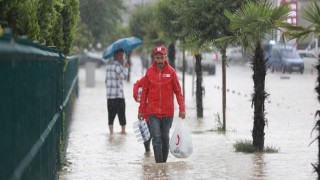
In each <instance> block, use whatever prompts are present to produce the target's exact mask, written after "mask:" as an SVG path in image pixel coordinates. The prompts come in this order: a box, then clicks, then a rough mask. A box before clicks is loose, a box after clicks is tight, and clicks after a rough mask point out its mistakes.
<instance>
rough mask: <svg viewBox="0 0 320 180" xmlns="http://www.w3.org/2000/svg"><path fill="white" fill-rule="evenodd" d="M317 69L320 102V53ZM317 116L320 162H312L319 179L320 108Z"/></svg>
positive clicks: (319, 98) (319, 145)
mask: <svg viewBox="0 0 320 180" xmlns="http://www.w3.org/2000/svg"><path fill="white" fill-rule="evenodd" d="M316 69H317V71H318V77H317V86H316V88H315V90H316V92H317V93H318V101H319V102H320V54H319V55H318V64H317V66H316ZM316 116H317V117H318V121H317V123H316V126H315V127H314V129H317V130H318V137H317V139H318V163H317V164H312V166H313V168H314V171H315V172H317V174H318V179H320V110H318V111H317V112H316Z"/></svg>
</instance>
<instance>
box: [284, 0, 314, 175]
mask: <svg viewBox="0 0 320 180" xmlns="http://www.w3.org/2000/svg"><path fill="white" fill-rule="evenodd" d="M302 12H303V18H304V19H306V20H307V21H309V22H310V23H311V25H310V26H308V27H306V28H305V27H301V26H292V25H291V24H288V23H280V25H281V27H283V28H285V29H287V30H288V31H287V32H285V33H284V34H283V36H282V37H283V38H284V39H285V38H288V39H297V40H300V39H305V38H306V37H307V36H308V35H310V34H313V35H315V37H316V38H318V36H319V35H320V6H319V5H318V4H317V1H315V0H314V1H313V2H312V3H311V4H310V5H309V6H307V7H305V8H304V9H303V11H302ZM318 57H320V55H318ZM316 69H317V71H318V77H317V86H316V88H315V90H316V92H317V93H318V101H319V102H320V58H319V59H318V64H317V66H316ZM316 116H317V117H318V120H317V123H316V125H315V127H314V129H317V130H318V137H317V138H316V139H315V140H318V164H312V166H313V167H314V170H315V172H317V173H318V179H320V110H317V112H316ZM314 129H313V130H314ZM313 130H312V131H313ZM315 140H314V141H315ZM312 142H313V141H312Z"/></svg>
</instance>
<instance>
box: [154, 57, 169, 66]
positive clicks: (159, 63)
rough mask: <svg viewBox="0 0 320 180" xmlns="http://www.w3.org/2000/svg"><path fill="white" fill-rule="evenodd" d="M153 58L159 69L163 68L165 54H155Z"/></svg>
mask: <svg viewBox="0 0 320 180" xmlns="http://www.w3.org/2000/svg"><path fill="white" fill-rule="evenodd" d="M154 60H155V62H156V63H157V67H158V68H159V69H163V68H164V63H165V61H166V60H167V56H166V55H163V54H156V55H155V56H154Z"/></svg>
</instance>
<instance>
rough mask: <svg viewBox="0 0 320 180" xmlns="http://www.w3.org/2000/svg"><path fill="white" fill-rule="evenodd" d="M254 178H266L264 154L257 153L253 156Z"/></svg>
mask: <svg viewBox="0 0 320 180" xmlns="http://www.w3.org/2000/svg"><path fill="white" fill-rule="evenodd" d="M252 158H253V178H254V179H257V180H258V179H261V180H262V179H264V177H265V172H264V168H265V163H264V154H263V153H255V154H254V155H253V156H252Z"/></svg>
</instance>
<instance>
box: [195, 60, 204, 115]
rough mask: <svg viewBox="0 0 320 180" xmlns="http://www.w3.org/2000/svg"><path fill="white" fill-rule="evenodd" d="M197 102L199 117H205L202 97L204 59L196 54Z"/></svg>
mask: <svg viewBox="0 0 320 180" xmlns="http://www.w3.org/2000/svg"><path fill="white" fill-rule="evenodd" d="M195 57H196V75H197V80H196V101H197V117H198V118H202V117H203V106H202V95H203V90H204V89H203V86H202V68H201V60H202V57H201V55H200V54H196V56H195Z"/></svg>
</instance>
